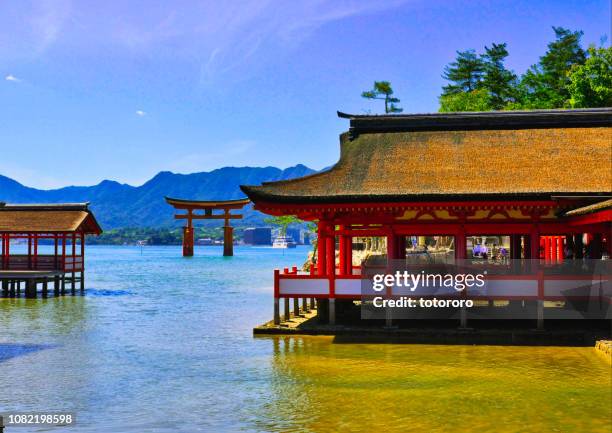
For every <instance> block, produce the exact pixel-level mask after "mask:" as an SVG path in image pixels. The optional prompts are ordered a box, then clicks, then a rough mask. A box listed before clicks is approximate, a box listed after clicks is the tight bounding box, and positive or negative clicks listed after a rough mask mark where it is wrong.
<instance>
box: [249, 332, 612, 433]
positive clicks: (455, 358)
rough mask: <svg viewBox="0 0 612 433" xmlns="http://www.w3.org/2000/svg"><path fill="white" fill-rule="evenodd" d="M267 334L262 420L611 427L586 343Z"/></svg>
mask: <svg viewBox="0 0 612 433" xmlns="http://www.w3.org/2000/svg"><path fill="white" fill-rule="evenodd" d="M268 338H269V337H268ZM269 342H270V344H271V346H272V348H273V352H274V356H273V358H272V361H271V362H272V371H273V376H272V381H271V382H272V396H271V400H270V402H269V403H268V404H266V405H265V407H264V408H263V413H262V417H261V421H260V422H258V423H257V426H258V427H259V428H262V429H266V430H272V431H293V430H295V431H317V432H327V431H329V432H332V431H344V430H350V431H376V430H378V429H380V430H382V431H398V432H400V431H434V430H445V431H448V430H457V431H459V430H469V431H518V430H521V431H555V430H560V431H570V430H571V431H591V432H593V431H602V432H603V431H605V432H609V428H610V427H609V426H610V425H609V422H610V421H609V417H608V415H609V413H610V412H609V411H610V407H611V405H612V395H611V393H610V389H611V386H612V379H611V377H610V369H609V366H607V365H605V363H603V362H601V360H600V359H599V358H598V357H597V356H596V354H594V353H593V349H592V348H572V347H563V348H561V347H542V348H540V347H499V346H432V345H401V344H399V345H395V344H334V340H333V338H331V337H291V336H289V337H276V338H269ZM606 414H607V415H606ZM278 420H283V421H282V422H281V423H279V422H277V421H278Z"/></svg>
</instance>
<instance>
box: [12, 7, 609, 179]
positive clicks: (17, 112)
mask: <svg viewBox="0 0 612 433" xmlns="http://www.w3.org/2000/svg"><path fill="white" fill-rule="evenodd" d="M553 25H557V26H564V27H569V28H571V29H581V30H583V31H584V33H585V35H584V39H583V42H584V45H587V44H589V43H599V41H600V38H601V37H602V36H604V35H609V34H610V2H609V0H582V1H569V0H551V1H547V0H527V1H526V0H488V1H484V0H483V1H479V0H471V1H456V0H425V1H421V0H405V1H402V0H390V1H382V0H381V1H375V0H369V1H358V0H334V1H332V0H330V1H325V0H315V1H284V0H278V1H272V0H245V1H229V0H225V1H210V2H206V1H187V0H185V1H172V2H153V1H105V2H94V1H72V2H71V1H68V0H55V1H22V0H19V1H17V0H15V1H9V0H5V1H2V2H0V75H1V78H2V80H1V81H0V100H1V101H2V103H1V104H0V174H3V175H6V176H10V177H13V178H15V179H16V180H18V181H20V182H22V183H24V184H26V185H29V186H35V187H40V188H53V187H58V186H65V185H92V184H96V183H98V182H100V181H101V180H103V179H114V180H118V181H120V182H126V183H130V184H133V185H139V184H141V183H143V182H144V181H146V180H147V179H149V178H150V177H152V176H153V175H155V174H156V173H157V172H158V171H161V170H171V171H174V172H180V173H190V172H196V171H208V170H211V169H214V168H218V167H222V166H227V165H233V166H244V165H250V166H266V165H274V166H279V167H287V166H291V165H294V164H297V163H304V164H306V165H308V166H310V167H313V168H315V169H319V168H322V167H325V166H329V165H331V164H333V163H334V162H335V161H336V160H337V157H338V134H339V133H341V132H342V131H344V130H345V129H346V128H347V127H348V125H347V122H346V120H342V119H338V118H337V117H336V110H341V111H346V112H353V113H364V112H365V111H367V110H371V112H373V113H375V112H380V108H381V107H380V105H379V104H376V103H372V102H369V101H366V100H364V99H362V98H360V96H359V95H360V92H361V91H362V90H366V89H367V88H369V87H371V85H372V82H373V81H374V80H390V81H391V82H392V83H393V86H394V88H395V91H396V94H397V96H398V97H400V98H401V100H402V102H401V104H400V105H401V106H402V107H403V108H404V111H405V112H431V111H436V109H437V96H438V95H439V93H440V88H441V86H442V85H443V84H444V83H443V80H442V78H441V77H440V74H441V72H442V69H443V67H444V65H445V64H447V63H448V62H450V61H452V60H453V58H454V56H455V51H456V50H464V49H468V48H475V49H477V50H481V49H482V47H483V46H484V45H488V44H490V43H491V42H507V43H508V49H509V51H510V56H509V59H508V64H509V66H510V67H511V68H513V69H514V70H515V71H516V72H518V73H521V72H523V71H524V70H525V69H526V68H527V67H528V66H529V65H531V64H533V63H535V62H536V61H537V59H538V56H539V55H541V54H542V53H543V52H544V51H545V48H546V44H547V43H548V42H549V41H550V40H552V38H553V32H552V30H551V26H553Z"/></svg>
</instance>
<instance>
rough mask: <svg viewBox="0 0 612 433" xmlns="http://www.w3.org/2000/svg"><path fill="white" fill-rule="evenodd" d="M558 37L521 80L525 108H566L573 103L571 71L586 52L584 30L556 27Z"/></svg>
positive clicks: (583, 60) (581, 60) (582, 61)
mask: <svg viewBox="0 0 612 433" xmlns="http://www.w3.org/2000/svg"><path fill="white" fill-rule="evenodd" d="M553 30H554V32H555V40H554V41H553V42H551V43H549V44H548V50H547V51H546V53H545V54H544V55H543V56H542V57H540V61H539V62H538V64H537V65H533V66H531V68H529V70H528V71H527V72H526V73H525V74H524V75H523V77H522V78H521V83H520V94H521V96H520V97H521V104H522V106H523V107H525V108H562V107H566V106H568V105H569V99H570V94H569V90H568V85H569V84H570V80H569V71H570V69H571V68H572V66H574V65H582V64H584V62H585V60H586V55H585V52H584V50H583V49H582V47H581V46H580V39H581V37H582V35H583V32H582V31H571V30H568V29H565V28H563V27H553Z"/></svg>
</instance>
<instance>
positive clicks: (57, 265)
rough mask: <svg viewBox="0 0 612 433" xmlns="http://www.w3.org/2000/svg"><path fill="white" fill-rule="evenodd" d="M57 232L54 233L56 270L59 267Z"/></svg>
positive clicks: (54, 262)
mask: <svg viewBox="0 0 612 433" xmlns="http://www.w3.org/2000/svg"><path fill="white" fill-rule="evenodd" d="M57 236H58V235H57V233H55V234H53V268H54V270H57V269H58V268H59V261H58V257H57V254H58V248H57V241H58V239H57Z"/></svg>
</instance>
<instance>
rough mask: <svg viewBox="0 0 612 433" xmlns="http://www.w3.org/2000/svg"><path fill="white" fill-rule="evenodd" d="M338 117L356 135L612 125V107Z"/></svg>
mask: <svg viewBox="0 0 612 433" xmlns="http://www.w3.org/2000/svg"><path fill="white" fill-rule="evenodd" d="M338 117H341V118H343V119H349V120H350V128H349V133H350V135H351V137H352V138H355V137H356V136H358V135H359V134H363V133H377V132H409V131H468V130H495V129H537V128H579V127H585V128H586V127H598V126H602V127H604V126H612V107H605V108H587V109H577V110H530V111H492V112H460V113H428V114H392V115H390V114H386V115H359V114H347V113H342V112H340V111H338Z"/></svg>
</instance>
